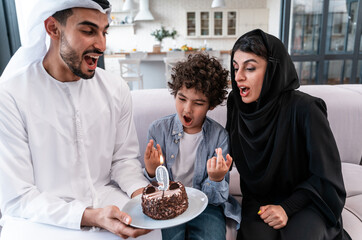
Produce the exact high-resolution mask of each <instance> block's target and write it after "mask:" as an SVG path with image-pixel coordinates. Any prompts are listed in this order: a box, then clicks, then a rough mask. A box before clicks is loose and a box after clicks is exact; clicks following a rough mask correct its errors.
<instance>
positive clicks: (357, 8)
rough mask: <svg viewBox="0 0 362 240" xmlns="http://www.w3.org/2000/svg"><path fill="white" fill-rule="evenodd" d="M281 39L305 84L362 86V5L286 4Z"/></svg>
mask: <svg viewBox="0 0 362 240" xmlns="http://www.w3.org/2000/svg"><path fill="white" fill-rule="evenodd" d="M282 9H283V11H282V15H283V16H282V19H283V22H282V31H281V39H282V41H283V42H284V44H285V46H286V47H287V49H288V51H289V53H290V55H291V58H292V60H293V62H294V64H295V66H296V69H297V72H298V76H299V78H300V81H301V84H344V83H362V78H361V71H362V70H361V62H362V41H361V32H362V4H359V1H358V0H282Z"/></svg>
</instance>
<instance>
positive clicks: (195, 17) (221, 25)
mask: <svg viewBox="0 0 362 240" xmlns="http://www.w3.org/2000/svg"><path fill="white" fill-rule="evenodd" d="M237 25H238V21H237V11H235V10H225V9H223V10H211V11H187V12H186V28H187V29H186V34H187V37H189V38H200V37H201V38H207V37H210V38H218V37H236V36H237V31H236V30H237V28H238V26H237Z"/></svg>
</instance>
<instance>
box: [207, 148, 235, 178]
mask: <svg viewBox="0 0 362 240" xmlns="http://www.w3.org/2000/svg"><path fill="white" fill-rule="evenodd" d="M215 151H216V154H217V157H212V158H210V159H209V160H207V174H208V175H209V179H210V180H211V181H214V182H220V181H222V180H223V179H224V177H225V174H226V173H227V172H228V171H229V169H230V166H231V164H232V162H233V159H232V157H231V156H230V155H229V154H227V155H226V161H225V160H224V157H223V156H222V150H221V148H218V149H216V150H215Z"/></svg>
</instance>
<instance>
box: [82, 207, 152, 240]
mask: <svg viewBox="0 0 362 240" xmlns="http://www.w3.org/2000/svg"><path fill="white" fill-rule="evenodd" d="M131 221H132V219H131V217H130V216H129V215H128V214H127V213H125V212H122V211H120V210H119V208H118V207H116V206H107V207H104V208H96V209H93V208H87V209H86V210H85V211H84V213H83V216H82V222H81V225H82V226H88V227H93V226H95V227H100V228H103V229H107V230H108V231H110V232H112V233H114V234H116V235H118V236H120V237H121V238H123V239H126V238H128V237H133V238H136V237H138V236H141V235H144V234H147V233H149V232H150V230H147V229H140V228H134V227H131V226H129V224H130V223H131Z"/></svg>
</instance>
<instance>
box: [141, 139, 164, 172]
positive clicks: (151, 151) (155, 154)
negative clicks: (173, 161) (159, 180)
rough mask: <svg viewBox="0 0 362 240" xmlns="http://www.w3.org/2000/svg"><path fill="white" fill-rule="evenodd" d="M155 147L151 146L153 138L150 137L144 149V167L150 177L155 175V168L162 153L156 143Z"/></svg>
mask: <svg viewBox="0 0 362 240" xmlns="http://www.w3.org/2000/svg"><path fill="white" fill-rule="evenodd" d="M156 147H157V149H156V148H155V147H154V146H153V140H152V139H151V140H150V141H149V142H148V144H147V147H146V151H145V159H144V160H145V167H146V171H147V173H148V176H150V177H151V178H153V177H154V176H155V172H156V168H157V167H158V166H159V165H160V156H161V155H162V150H161V146H160V145H159V144H157V145H156Z"/></svg>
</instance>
